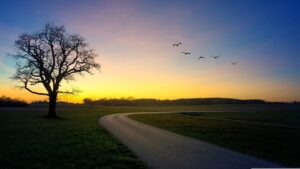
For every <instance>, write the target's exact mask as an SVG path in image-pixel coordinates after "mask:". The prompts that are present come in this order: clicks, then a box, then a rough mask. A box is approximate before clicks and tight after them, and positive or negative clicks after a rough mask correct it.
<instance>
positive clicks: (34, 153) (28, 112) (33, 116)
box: [0, 106, 206, 169]
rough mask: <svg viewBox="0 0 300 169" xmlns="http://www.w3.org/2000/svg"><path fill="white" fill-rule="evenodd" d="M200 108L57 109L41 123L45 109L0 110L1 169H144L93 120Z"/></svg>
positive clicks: (88, 107) (75, 107) (79, 107)
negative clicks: (123, 113) (119, 115)
mask: <svg viewBox="0 0 300 169" xmlns="http://www.w3.org/2000/svg"><path fill="white" fill-rule="evenodd" d="M202 108H203V106H200V107H197V106H195V107H180V106H179V107H178V106H175V107H97V106H93V107H92V106H72V107H64V108H63V107H61V108H59V109H58V115H59V116H60V117H61V119H58V120H49V119H45V118H42V116H44V115H45V114H46V112H47V108H46V107H31V108H0V135H1V139H0V146H1V150H0V168H1V169H2V168H3V169H18V168H22V169H41V168H42V169H50V168H51V169H53V168H55V169H60V168H61V169H76V168H78V169H85V168H87V169H90V168H93V169H96V168H99V169H100V168H101V169H112V168H113V169H125V168H128V169H142V168H146V167H145V166H144V164H143V163H142V162H141V161H139V160H138V159H137V158H136V157H135V156H134V155H133V154H132V153H131V152H130V151H129V150H128V149H127V148H126V147H125V146H124V145H122V144H121V143H120V142H119V141H117V140H116V139H115V138H114V137H113V136H112V135H111V134H110V133H108V132H107V131H106V130H105V129H103V128H102V127H101V126H100V125H99V124H98V123H97V118H98V117H101V116H103V115H106V114H112V113H122V112H140V111H172V110H199V109H202ZM204 108H205V106H204ZM205 109H206V108H205Z"/></svg>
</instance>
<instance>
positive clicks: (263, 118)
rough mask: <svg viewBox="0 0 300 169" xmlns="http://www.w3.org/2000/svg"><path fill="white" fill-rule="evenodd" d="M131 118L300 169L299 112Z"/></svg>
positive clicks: (168, 115) (216, 113)
mask: <svg viewBox="0 0 300 169" xmlns="http://www.w3.org/2000/svg"><path fill="white" fill-rule="evenodd" d="M130 117H131V118H133V119H135V120H138V121H141V122H144V123H148V124H150V125H153V126H157V127H159V128H163V129H167V130H170V131H173V132H177V133H179V134H183V135H186V136H189V137H193V138H196V139H199V140H203V141H206V142H210V143H213V144H217V145H221V146H224V147H227V148H230V149H233V150H236V151H239V152H243V153H246V154H250V155H253V156H256V157H260V158H263V159H268V160H273V161H275V162H279V163H283V164H286V165H288V166H293V167H299V166H300V160H299V153H300V112H276V111H275V112H269V111H267V112H251V113H249V112H207V113H176V114H149V115H132V116H130Z"/></svg>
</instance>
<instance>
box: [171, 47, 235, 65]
mask: <svg viewBox="0 0 300 169" xmlns="http://www.w3.org/2000/svg"><path fill="white" fill-rule="evenodd" d="M180 45H182V43H181V42H179V43H174V44H173V45H172V46H173V47H179V46H180ZM181 53H182V54H184V55H191V54H192V53H191V52H181ZM211 57H212V58H213V59H218V58H219V57H221V56H211ZM198 59H199V60H202V59H205V57H204V56H199V57H198ZM231 64H232V65H233V66H235V65H236V64H237V61H233V62H231Z"/></svg>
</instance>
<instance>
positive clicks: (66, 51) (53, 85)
mask: <svg viewBox="0 0 300 169" xmlns="http://www.w3.org/2000/svg"><path fill="white" fill-rule="evenodd" d="M15 46H16V48H17V50H18V52H17V53H16V54H14V55H13V56H14V57H15V58H16V59H17V62H16V69H17V70H16V73H15V75H14V76H13V79H15V80H17V81H19V82H21V84H22V86H21V87H22V88H24V89H26V90H27V91H29V92H31V93H33V94H37V95H44V96H48V97H49V111H48V117H51V118H55V117H56V101H57V95H58V94H60V93H64V94H74V93H75V92H76V91H74V90H72V91H61V90H60V84H61V82H62V81H64V80H65V81H69V80H74V77H75V75H78V74H82V73H89V74H92V72H91V70H92V69H94V68H95V69H100V65H99V64H98V63H96V62H95V57H97V54H96V53H94V51H93V50H92V49H91V48H90V47H89V45H88V44H87V43H86V42H85V39H84V38H83V37H81V36H80V35H77V34H68V33H66V30H65V28H64V26H57V25H54V24H46V25H45V28H44V29H43V30H42V31H39V32H37V33H32V34H29V33H23V34H21V35H20V36H19V38H18V39H17V40H16V41H15ZM38 84H40V85H42V86H43V87H44V88H45V92H44V93H43V92H39V91H34V89H33V87H34V86H35V85H38Z"/></svg>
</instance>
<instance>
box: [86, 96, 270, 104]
mask: <svg viewBox="0 0 300 169" xmlns="http://www.w3.org/2000/svg"><path fill="white" fill-rule="evenodd" d="M83 102H84V104H86V105H100V106H173V105H175V106H188V105H212V104H266V103H268V102H266V101H264V100H260V99H247V100H241V99H232V98H182V99H173V100H169V99H166V100H160V99H133V98H101V99H97V100H92V99H89V98H86V99H84V100H83Z"/></svg>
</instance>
